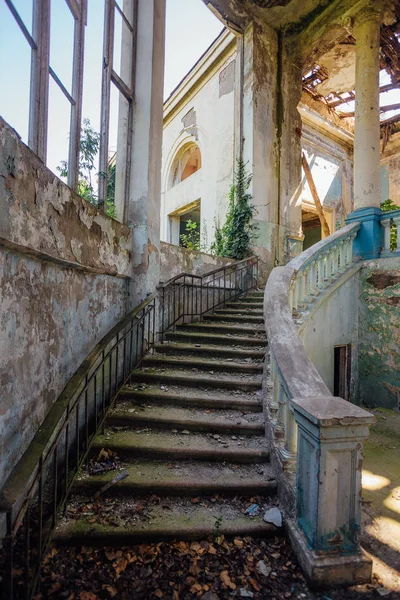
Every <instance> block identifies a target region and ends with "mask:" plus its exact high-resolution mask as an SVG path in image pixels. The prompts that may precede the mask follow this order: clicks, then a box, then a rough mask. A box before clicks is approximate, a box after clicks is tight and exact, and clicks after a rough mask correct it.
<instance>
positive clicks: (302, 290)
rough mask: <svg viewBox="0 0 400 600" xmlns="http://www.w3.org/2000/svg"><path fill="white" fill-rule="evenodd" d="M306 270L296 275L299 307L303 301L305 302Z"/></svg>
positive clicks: (302, 304)
mask: <svg viewBox="0 0 400 600" xmlns="http://www.w3.org/2000/svg"><path fill="white" fill-rule="evenodd" d="M307 271H308V269H307V270H305V271H303V272H301V273H300V274H299V275H298V278H299V294H298V305H299V306H301V307H303V306H304V303H305V297H306V278H307Z"/></svg>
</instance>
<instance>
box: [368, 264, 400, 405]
mask: <svg viewBox="0 0 400 600" xmlns="http://www.w3.org/2000/svg"><path fill="white" fill-rule="evenodd" d="M360 292H361V293H360V322H359V398H360V401H361V402H362V403H363V404H365V405H367V406H383V407H386V408H400V270H399V259H398V258H386V259H380V260H376V261H368V262H366V263H365V265H364V266H363V268H362V270H361V288H360Z"/></svg>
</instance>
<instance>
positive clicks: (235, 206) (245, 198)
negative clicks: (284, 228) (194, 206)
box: [211, 157, 255, 260]
mask: <svg viewBox="0 0 400 600" xmlns="http://www.w3.org/2000/svg"><path fill="white" fill-rule="evenodd" d="M251 178H252V176H251V174H250V173H248V172H247V170H246V165H245V163H244V162H243V158H242V157H240V158H239V159H238V161H237V168H236V172H235V176H234V183H233V184H232V185H231V188H230V190H229V195H228V199H229V204H228V212H227V215H226V221H225V223H224V225H223V226H222V227H219V226H218V224H216V227H215V239H214V242H213V244H212V246H211V251H212V252H213V254H216V255H217V256H226V257H228V258H235V259H237V260H241V259H242V258H246V256H249V254H250V251H251V241H252V239H254V232H255V227H254V225H253V224H252V223H251V221H252V218H253V212H254V206H253V204H251V200H252V195H251V194H250V192H249V191H248V190H249V187H250V183H251Z"/></svg>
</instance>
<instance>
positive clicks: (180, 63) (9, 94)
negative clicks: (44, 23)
mask: <svg viewBox="0 0 400 600" xmlns="http://www.w3.org/2000/svg"><path fill="white" fill-rule="evenodd" d="M13 2H14V6H15V7H16V9H17V10H18V12H19V14H20V16H21V17H22V19H23V20H24V23H25V25H26V26H27V28H28V30H29V31H30V32H31V27H32V0H13ZM103 13H104V2H103V0H88V26H87V28H86V39H85V77H84V95H83V116H84V117H88V118H89V119H90V121H91V124H92V126H93V127H94V128H95V129H96V130H97V131H99V129H100V90H101V64H102V51H103V40H102V31H103V20H104V14H103ZM221 29H222V24H221V23H220V21H218V19H217V18H216V17H215V16H214V15H213V14H212V13H211V12H210V10H209V9H208V8H207V7H206V6H205V5H204V4H203V2H202V0H167V24H166V63H165V87H164V96H165V97H167V96H168V95H169V94H170V92H171V91H172V90H173V89H174V88H175V87H176V85H177V84H178V83H179V82H180V80H181V79H182V78H183V77H184V76H185V74H186V73H187V72H188V71H189V70H190V68H191V67H192V66H193V64H194V63H195V62H196V61H197V59H198V58H199V57H200V56H201V55H202V54H203V52H204V51H205V50H206V48H207V47H208V46H209V45H210V44H211V43H212V41H213V40H214V39H215V38H216V37H217V35H218V34H219V32H220V31H221ZM120 35H121V18H120V16H119V15H117V17H116V40H115V41H116V44H115V46H116V48H118V40H119V39H120ZM72 41H73V18H72V15H71V13H70V11H69V9H68V7H67V5H66V3H65V0H51V44H50V65H51V66H52V68H53V69H54V71H55V72H56V73H57V75H58V76H59V77H60V79H61V81H62V82H63V84H64V85H65V87H66V88H67V89H68V90H69V91H70V90H71V80H72ZM114 59H117V52H116V53H115V55H114ZM116 70H117V69H116ZM0 73H1V76H0V77H1V79H0V114H1V115H2V116H3V117H4V118H5V120H6V121H7V122H8V123H10V125H12V126H13V127H14V128H15V129H16V130H17V131H18V133H19V134H20V135H21V137H22V139H23V141H25V142H26V141H27V137H28V111H29V76H30V75H29V73H30V48H29V45H28V43H27V41H26V40H25V38H24V36H23V34H22V32H21V31H20V29H19V27H18V25H17V24H16V22H15V20H14V18H13V16H12V15H11V13H10V11H9V9H8V7H7V6H6V4H5V2H4V0H0ZM117 106H118V92H117V90H116V88H114V86H112V97H111V124H110V128H111V131H110V148H111V149H113V147H115V140H116V113H117ZM69 111H70V105H69V102H68V101H67V99H66V98H65V96H64V95H63V93H62V92H61V90H60V89H59V88H58V86H57V85H56V84H55V83H54V82H53V80H52V78H51V77H50V91H49V133H48V166H49V167H50V168H51V169H52V170H53V171H54V170H55V168H56V166H57V165H58V164H59V163H60V161H61V160H63V159H66V158H67V156H68V131H69Z"/></svg>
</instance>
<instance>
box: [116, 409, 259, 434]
mask: <svg viewBox="0 0 400 600" xmlns="http://www.w3.org/2000/svg"><path fill="white" fill-rule="evenodd" d="M133 411H134V412H133ZM260 416H261V415H260ZM107 426H117V427H131V428H135V427H150V428H152V429H165V430H171V429H178V430H183V429H186V430H188V431H197V432H199V431H204V432H207V433H215V434H218V433H222V434H226V435H229V434H236V435H242V436H243V435H263V434H264V431H265V425H264V420H263V419H262V418H261V419H260V418H259V417H258V415H257V414H256V415H254V414H253V415H251V417H250V419H249V418H246V417H244V416H242V415H241V413H233V414H232V413H231V414H229V415H223V414H222V415H221V414H220V412H218V411H217V412H216V411H213V412H212V413H211V412H210V411H208V413H204V410H203V411H202V410H196V409H188V408H170V407H163V406H151V407H138V408H136V409H134V408H132V407H131V405H130V404H124V405H121V404H118V406H117V407H116V408H115V409H114V410H112V411H111V413H110V414H109V416H108V417H107Z"/></svg>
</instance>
